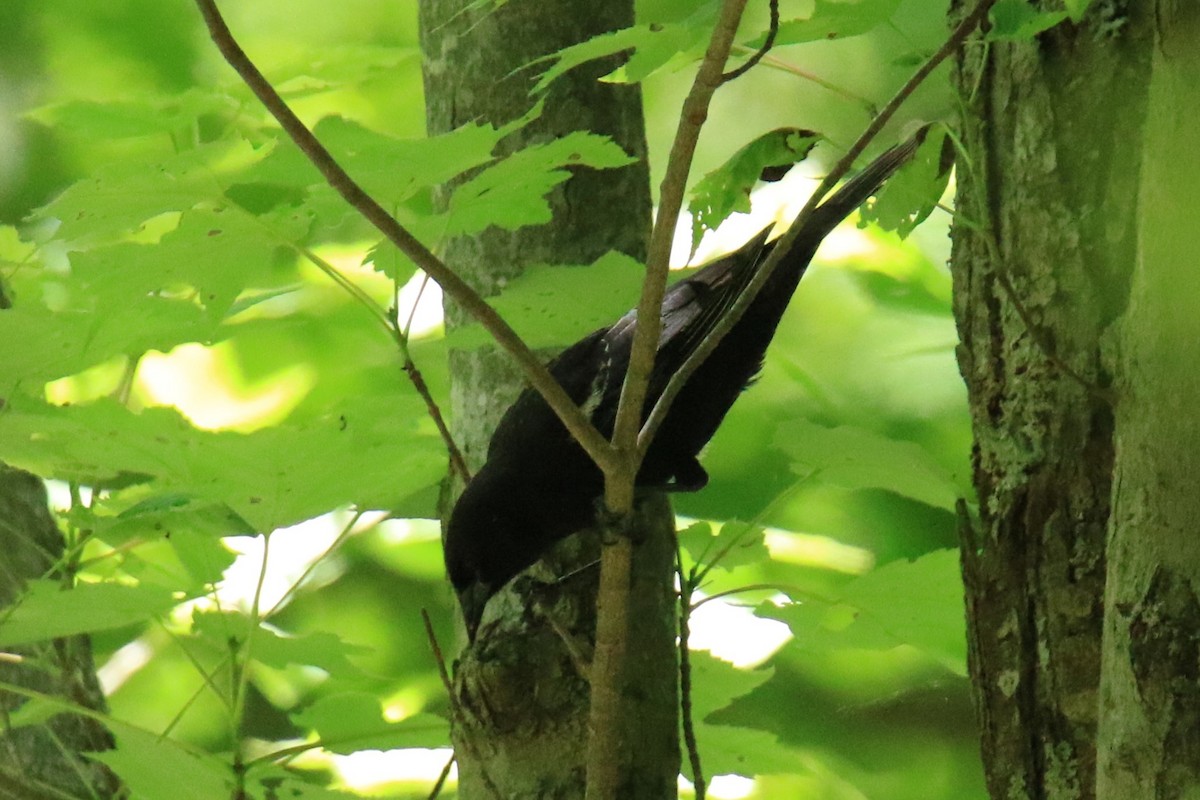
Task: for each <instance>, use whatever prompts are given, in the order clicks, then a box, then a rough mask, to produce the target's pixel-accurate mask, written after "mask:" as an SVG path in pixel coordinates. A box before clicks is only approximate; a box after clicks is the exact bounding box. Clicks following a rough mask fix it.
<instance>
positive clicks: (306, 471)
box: [0, 315, 445, 533]
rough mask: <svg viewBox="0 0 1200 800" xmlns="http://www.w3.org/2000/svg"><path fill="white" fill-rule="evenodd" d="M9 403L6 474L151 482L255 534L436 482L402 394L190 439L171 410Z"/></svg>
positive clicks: (435, 458) (409, 401) (436, 445)
mask: <svg viewBox="0 0 1200 800" xmlns="http://www.w3.org/2000/svg"><path fill="white" fill-rule="evenodd" d="M3 316H4V315H0V319H3ZM11 401H12V402H11V403H10V407H9V409H8V410H7V413H5V414H4V415H3V416H0V448H2V449H3V452H5V458H6V460H8V461H10V462H12V463H13V464H14V465H20V466H22V467H24V468H26V469H29V470H30V471H33V472H35V473H37V474H39V475H46V476H53V477H58V478H62V479H66V480H78V481H80V482H81V483H84V484H86V485H95V484H97V483H103V482H105V481H111V480H115V479H117V478H118V477H119V476H121V475H124V474H130V473H131V474H137V475H143V476H147V479H148V478H149V477H153V478H154V479H156V480H158V481H160V484H159V485H158V486H157V488H158V489H159V490H161V491H164V492H169V491H175V492H182V493H185V494H187V495H189V496H192V497H196V498H200V499H205V500H209V501H212V502H215V503H221V504H224V506H225V507H227V508H229V509H230V510H231V511H232V512H233V513H234V514H235V515H236V518H237V519H238V520H245V522H246V523H248V524H249V525H251V526H252V527H253V529H254V530H256V531H259V532H267V531H271V530H274V529H275V528H279V527H283V526H285V525H290V524H294V523H296V522H300V521H302V520H305V519H311V518H312V517H315V516H317V515H319V514H322V513H324V512H326V511H329V510H331V509H334V508H338V507H340V506H344V505H349V504H354V505H357V506H359V507H360V508H387V507H389V505H390V504H391V503H392V502H393V501H395V500H398V499H400V498H402V497H403V496H404V495H406V494H410V493H412V492H414V491H416V490H418V489H421V488H424V487H426V486H429V485H431V484H434V483H436V482H437V481H438V480H440V478H441V477H442V475H443V474H444V459H445V456H444V448H443V445H442V442H441V439H440V438H438V437H437V435H436V433H435V432H434V431H430V430H427V429H422V430H421V431H420V432H417V431H416V430H414V429H415V428H417V426H418V425H419V424H420V423H421V421H422V420H423V419H424V414H425V410H424V404H423V403H422V401H421V400H420V399H419V398H417V397H416V396H415V395H413V394H412V393H408V394H404V395H402V396H399V397H354V398H349V399H347V400H346V401H345V402H344V403H343V405H342V407H341V409H340V410H339V411H338V412H337V413H334V412H330V413H327V414H322V415H320V416H318V417H316V418H314V419H306V420H302V421H297V422H294V423H285V424H281V425H277V426H275V427H272V428H264V429H262V430H259V431H255V432H254V433H250V434H242V433H233V432H220V433H212V432H207V431H199V430H196V429H195V428H193V427H192V426H191V425H190V424H188V422H187V421H186V420H184V419H183V418H182V417H181V416H180V415H179V414H178V412H176V411H174V410H172V409H164V408H149V409H145V410H143V411H142V412H140V413H134V412H132V411H130V410H128V409H126V408H125V407H123V406H121V405H120V404H118V403H116V402H115V401H112V400H109V399H102V400H98V401H96V402H94V403H90V404H88V405H80V406H65V407H59V406H52V405H49V404H44V403H41V404H39V403H36V402H35V401H30V400H27V399H22V398H19V397H17V398H11ZM314 464H320V465H322V467H321V468H320V469H314V468H313V466H312V465H314ZM230 532H231V533H233V532H235V531H234V530H231V531H230Z"/></svg>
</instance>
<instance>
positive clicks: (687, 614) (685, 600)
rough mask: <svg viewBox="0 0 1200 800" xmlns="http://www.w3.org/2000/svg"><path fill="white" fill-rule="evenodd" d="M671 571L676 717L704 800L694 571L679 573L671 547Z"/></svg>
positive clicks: (698, 792)
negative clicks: (696, 709)
mask: <svg viewBox="0 0 1200 800" xmlns="http://www.w3.org/2000/svg"><path fill="white" fill-rule="evenodd" d="M675 571H676V573H678V575H679V714H680V717H681V718H682V722H683V741H684V744H685V745H686V746H687V751H688V763H690V764H691V765H692V784H693V785H694V786H695V791H696V800H704V797H705V795H706V794H707V793H708V784H707V783H705V781H704V766H703V764H701V763H700V747H699V745H697V744H696V722H695V720H694V719H693V718H692V659H691V650H690V645H689V644H688V640H689V638H690V637H691V633H692V628H691V619H692V611H693V610H694V607H693V606H692V592H693V591H694V590H695V588H696V584H695V580H696V573H695V570H693V571H692V573H691V574H690V575H685V574H684V572H683V554H682V553H681V552H680V551H679V542H678V540H676V543H675Z"/></svg>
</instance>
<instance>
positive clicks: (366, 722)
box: [292, 692, 450, 753]
mask: <svg viewBox="0 0 1200 800" xmlns="http://www.w3.org/2000/svg"><path fill="white" fill-rule="evenodd" d="M292 721H293V722H295V724H296V725H299V726H301V727H303V728H308V729H312V730H315V731H316V732H317V735H318V736H320V737H321V744H322V746H324V747H325V748H326V749H327V750H331V751H333V752H335V753H353V752H355V751H357V750H393V749H396V748H401V747H444V746H446V744H448V743H449V741H450V726H449V723H447V722H446V720H444V719H442V718H441V717H436V716H434V715H432V714H417V715H414V716H411V717H407V718H406V719H404V720H401V721H400V722H388V721H387V720H385V719H384V718H383V710H382V707H381V706H380V704H379V699H378V698H376V697H375V696H374V695H369V694H365V693H360V692H349V693H345V694H337V695H330V696H328V697H323V698H321V699H320V700H318V701H317V702H315V703H313V704H312V705H311V706H309V707H308V708H307V709H305V710H304V711H301V712H298V713H296V714H292Z"/></svg>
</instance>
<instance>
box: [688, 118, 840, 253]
mask: <svg viewBox="0 0 1200 800" xmlns="http://www.w3.org/2000/svg"><path fill="white" fill-rule="evenodd" d="M818 141H820V137H819V136H818V135H817V134H815V133H813V132H812V131H806V130H802V129H800V128H778V129H776V130H773V131H771V132H770V133H765V134H763V135H762V136H760V137H758V138H757V139H755V140H754V141H753V142H751V143H750V144H748V145H746V146H745V147H743V148H742V149H740V150H738V151H737V152H736V153H734V154H733V155H732V156H731V157H730V158H729V160H728V161H726V162H725V163H724V164H722V165H721V166H720V167H718V168H717V169H715V170H713V171H712V172H710V173H708V174H707V175H705V176H704V177H703V178H701V179H700V181H698V182H697V183H696V186H695V187H694V188H693V189H692V199H691V201H690V202H689V203H688V211H689V212H691V214H692V215H693V220H692V249H693V250H695V248H696V247H697V246H698V245H699V244H700V239H701V238H703V236H704V234H705V232H707V231H712V230H716V229H717V227H718V226H720V224H721V223H722V222H724V221H725V220H726V219H728V217H729V215H730V214H733V213H735V212H743V213H745V212H748V211H749V210H750V190H751V189H753V188H754V185H755V184H756V183H757V182H758V181H759V179H760V178H761V177H762V175H763V170H764V169H767V168H780V167H790V166H791V165H793V164H797V163H799V162H801V161H803V160H804V159H805V158H807V157H808V154H809V152H811V151H812V148H813V146H814V145H816V144H817V142H818Z"/></svg>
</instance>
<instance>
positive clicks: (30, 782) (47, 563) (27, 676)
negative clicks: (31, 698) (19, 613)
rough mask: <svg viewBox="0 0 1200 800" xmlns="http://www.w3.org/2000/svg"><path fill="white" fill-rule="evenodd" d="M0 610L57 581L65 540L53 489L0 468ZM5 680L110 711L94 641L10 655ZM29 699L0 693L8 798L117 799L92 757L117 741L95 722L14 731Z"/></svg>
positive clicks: (58, 718)
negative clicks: (33, 586)
mask: <svg viewBox="0 0 1200 800" xmlns="http://www.w3.org/2000/svg"><path fill="white" fill-rule="evenodd" d="M0 552H3V553H4V558H3V560H2V561H0V563H2V564H3V569H0V609H3V608H4V607H6V606H9V605H11V604H12V602H13V601H14V600H15V599H16V598H17V597H18V596H19V595H20V593H21V591H22V590H23V589H24V587H25V582H26V581H28V580H31V579H34V578H45V577H49V576H52V575H53V574H55V572H56V571H57V570H56V569H55V565H57V564H60V563H61V560H62V557H63V539H62V534H60V533H59V530H58V527H57V526H56V525H55V524H54V520H53V519H51V517H50V513H49V511H48V510H47V508H46V490H45V488H44V487H43V486H42V482H41V481H40V480H38V479H37V478H35V477H34V476H32V475H30V474H28V473H26V472H21V471H20V470H15V469H12V468H10V467H7V466H5V465H3V464H0ZM0 681H2V682H4V683H6V684H12V685H16V686H21V687H23V688H26V689H31V690H33V691H36V692H40V693H42V694H48V695H54V696H56V697H62V698H65V699H67V700H70V701H73V702H75V703H79V704H80V705H83V706H85V707H87V708H92V709H96V710H104V708H105V704H104V697H103V695H102V694H101V692H100V686H99V684H98V683H97V681H96V670H95V667H94V666H93V664H92V646H91V641H90V640H89V639H88V637H87V636H72V637H69V638H66V639H55V640H53V641H48V642H39V643H37V644H32V645H25V646H22V647H13V648H9V649H8V650H7V652H5V653H4V654H3V655H2V657H0ZM26 702H27V699H26V698H25V697H24V696H22V695H20V694H17V693H15V692H8V691H2V690H0V717H2V719H0V798H2V799H3V800H10V798H11V800H43V799H44V798H53V799H54V800H62V798H63V797H81V798H82V797H88V798H95V799H96V800H100V798H108V797H114V796H115V795H116V790H117V783H116V779H115V778H114V776H113V775H112V773H110V772H109V771H108V769H107V768H106V767H104V766H103V765H102V764H99V763H96V762H94V761H91V760H89V759H87V758H86V757H85V756H84V754H85V753H93V752H97V751H100V750H109V749H111V748H112V747H113V740H112V736H111V735H110V734H109V732H108V731H107V730H105V729H104V727H103V726H101V725H100V724H98V723H97V722H95V721H94V720H92V719H89V718H87V717H82V716H79V715H76V714H55V715H54V716H52V717H50V718H49V719H48V720H46V721H44V722H40V723H35V724H30V725H25V726H22V727H16V728H10V727H9V726H10V725H11V724H12V719H13V715H14V714H16V713H17V712H18V710H19V709H20V708H21V707H22V706H24V705H25V703H26Z"/></svg>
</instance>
